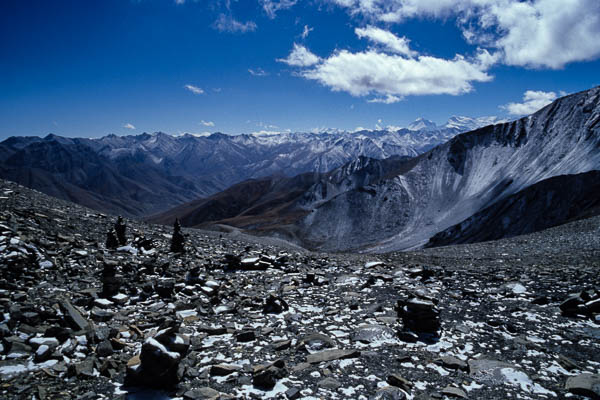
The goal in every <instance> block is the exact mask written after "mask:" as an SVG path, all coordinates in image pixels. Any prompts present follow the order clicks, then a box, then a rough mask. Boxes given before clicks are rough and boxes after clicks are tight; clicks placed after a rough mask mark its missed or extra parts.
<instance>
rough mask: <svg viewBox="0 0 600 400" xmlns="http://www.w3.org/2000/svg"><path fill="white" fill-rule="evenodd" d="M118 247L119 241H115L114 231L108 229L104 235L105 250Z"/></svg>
mask: <svg viewBox="0 0 600 400" xmlns="http://www.w3.org/2000/svg"><path fill="white" fill-rule="evenodd" d="M117 247H119V241H118V240H117V236H116V235H115V230H114V229H110V230H109V231H108V232H107V233H106V248H107V249H111V250H114V249H116V248H117Z"/></svg>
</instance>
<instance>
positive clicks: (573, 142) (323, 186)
mask: <svg viewBox="0 0 600 400" xmlns="http://www.w3.org/2000/svg"><path fill="white" fill-rule="evenodd" d="M417 122H418V125H416V126H415V127H416V128H419V129H423V130H426V129H430V127H429V126H428V125H427V124H426V123H425V122H423V121H417ZM597 170H600V88H595V89H591V90H588V91H585V92H581V93H576V94H573V95H570V96H566V97H563V98H561V99H559V100H557V101H555V102H554V103H552V104H550V105H548V106H547V107H545V108H543V109H542V110H540V111H538V112H537V113H535V114H533V115H531V116H529V117H525V118H522V119H520V120H517V121H513V122H510V123H504V124H498V125H492V126H487V127H484V128H480V129H477V130H474V131H472V132H467V133H463V134H460V135H458V136H456V137H454V138H453V139H451V140H450V141H448V142H447V143H444V144H442V145H439V146H437V147H435V148H434V149H432V150H430V151H428V152H427V153H425V154H422V155H420V156H418V157H414V158H412V159H410V160H405V159H404V160H403V159H398V158H396V159H393V160H388V161H382V160H375V159H370V158H364V157H363V158H359V159H356V160H353V161H351V162H349V163H347V164H345V165H343V166H341V167H339V168H337V169H335V170H333V171H331V172H330V173H327V174H323V175H322V176H320V177H318V178H316V180H315V182H314V184H313V185H312V186H310V187H309V188H308V189H307V190H306V186H298V187H297V188H296V189H297V190H296V192H300V191H304V193H303V194H301V195H300V194H299V193H296V192H295V196H296V198H295V200H293V201H289V202H288V203H286V207H285V208H284V209H283V210H278V212H277V213H275V214H273V213H267V212H263V213H261V212H259V210H255V212H254V213H253V214H252V218H250V219H249V218H246V216H247V211H246V208H244V209H243V210H242V212H241V213H240V214H235V212H234V213H232V214H231V215H228V216H227V217H225V219H220V218H217V219H216V220H215V219H210V218H204V216H206V213H205V212H203V211H202V210H203V209H205V208H206V207H207V204H209V203H202V204H199V203H192V204H187V205H185V206H183V207H181V208H179V209H178V210H174V211H173V212H168V213H166V214H164V216H165V217H168V218H167V219H164V218H162V219H161V218H160V217H159V218H156V219H154V221H155V222H162V223H164V222H169V221H172V219H173V218H174V217H177V216H179V217H182V218H184V221H185V222H186V223H187V224H188V225H189V226H199V225H201V224H203V223H207V222H213V223H216V224H229V225H233V226H235V227H238V228H243V229H246V230H247V231H248V232H251V233H255V234H270V235H277V236H280V237H284V238H286V239H288V240H292V241H295V242H297V243H300V244H301V245H302V246H305V247H307V248H312V249H318V250H325V251H364V252H385V251H392V250H406V249H413V248H419V247H422V246H424V245H426V244H427V243H429V244H430V245H435V244H438V245H441V244H449V243H462V242H469V241H475V240H488V239H498V238H501V237H505V236H511V235H515V234H522V233H528V232H532V231H534V230H538V229H543V228H547V227H549V226H554V225H556V224H560V223H563V222H565V221H567V220H569V219H570V218H573V217H576V215H575V214H577V212H578V210H577V209H576V208H573V207H572V205H570V202H571V201H574V200H576V201H582V202H587V203H589V201H592V202H594V199H595V196H594V193H595V190H594V189H592V188H586V185H587V184H588V183H589V184H591V185H594V187H596V183H595V180H594V179H595V178H590V177H594V176H596V175H594V174H591V175H586V176H587V177H588V178H586V179H587V180H586V179H584V178H581V179H583V180H586V182H587V183H585V184H583V183H581V181H580V178H576V177H575V178H568V177H565V178H561V179H562V180H560V181H550V183H548V184H547V185H544V184H540V185H538V186H535V187H532V185H535V184H537V183H540V182H542V181H545V180H548V179H550V178H553V177H558V176H561V175H576V174H584V173H588V172H591V171H597ZM288 182H289V181H288ZM303 182H304V183H306V181H303ZM561 184H564V185H567V186H571V185H576V187H577V188H576V190H577V193H576V194H577V195H578V196H580V197H577V198H575V197H573V196H571V193H569V191H568V190H566V191H562V190H560V189H559V187H560V185H561ZM245 185H247V186H246V187H247V188H250V187H251V186H252V182H246V183H245ZM530 187H531V189H528V188H530ZM290 190H291V189H290ZM524 190H528V191H526V192H524V193H520V192H522V191H524ZM553 193H554V194H553ZM573 194H575V193H573ZM511 196H512V197H511ZM217 197H219V196H217ZM533 197H536V198H535V199H534V198H533ZM266 198H268V196H267V197H266ZM288 200H292V198H291V197H290V198H288ZM517 200H518V204H517V206H518V207H516V208H515V207H513V208H511V209H509V208H510V204H513V203H514V202H515V201H517ZM588 200H589V201H588ZM261 201H262V199H260V198H257V199H253V200H252V204H254V203H260V202H261ZM523 202H525V203H523ZM587 203H585V204H587ZM196 206H198V207H197V208H195V207H196ZM592 206H593V205H590V206H589V207H592ZM491 207H494V208H493V209H492V208H491ZM507 207H508V208H507ZM585 207H587V205H586V206H585ZM585 207H584V208H585ZM490 210H491V211H490ZM549 210H552V213H551V215H552V217H551V218H547V215H548V213H547V211H549ZM489 212H492V213H493V215H488V216H487V217H483V216H482V215H483V214H485V213H489ZM478 213H479V214H478ZM234 214H235V215H234ZM192 215H193V216H195V217H194V218H188V217H189V216H192ZM509 220H514V221H515V224H511V223H510V221H509ZM541 220H544V221H542V222H540V221H541ZM488 222H493V223H498V222H501V224H500V225H499V227H497V228H496V229H493V230H494V233H490V230H491V229H490V228H488V226H487V223H488ZM457 224H460V226H462V227H463V228H466V227H468V230H469V232H466V231H465V232H458V231H456V230H457V228H451V227H453V226H455V225H457ZM502 224H504V225H506V226H505V228H504V229H502V228H500V227H501V226H502ZM447 229H450V230H451V231H452V233H442V232H444V231H446V230H447ZM438 233H439V235H438V236H435V235H436V234H438ZM434 236H435V239H432V241H431V242H430V239H431V238H432V237H434ZM442 237H447V240H446V239H444V240H442V239H441V238H442Z"/></svg>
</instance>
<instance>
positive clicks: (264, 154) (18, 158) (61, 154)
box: [0, 117, 495, 217]
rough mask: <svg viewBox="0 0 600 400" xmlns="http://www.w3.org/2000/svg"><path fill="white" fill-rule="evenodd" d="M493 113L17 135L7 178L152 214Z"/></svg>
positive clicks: (418, 140)
mask: <svg viewBox="0 0 600 400" xmlns="http://www.w3.org/2000/svg"><path fill="white" fill-rule="evenodd" d="M491 120H495V118H494V117H491ZM489 121H490V117H487V118H478V119H474V118H468V117H453V118H451V119H450V120H449V121H448V123H447V124H446V125H444V126H440V127H438V126H437V125H435V124H434V123H433V122H431V121H427V120H424V119H419V120H417V121H415V122H414V123H413V124H411V125H410V126H409V127H408V128H399V129H398V128H394V129H391V128H390V129H388V130H376V131H369V130H360V131H356V132H340V131H327V132H321V133H281V134H267V135H262V134H252V135H238V136H229V135H225V134H222V133H214V134H211V135H206V136H195V135H190V134H185V135H182V136H171V135H168V134H165V133H160V132H159V133H154V134H146V133H144V134H141V135H135V136H116V135H108V136H105V137H102V138H98V139H90V138H65V137H61V136H57V135H54V134H50V135H48V136H46V137H44V138H40V137H11V138H8V139H6V140H5V141H3V142H1V143H0V178H4V179H8V180H11V181H14V182H17V183H20V184H22V185H25V186H28V187H30V188H33V189H37V190H39V191H41V192H44V193H46V194H49V195H52V196H55V197H58V198H62V199H65V200H70V201H74V202H76V203H79V204H82V205H85V206H88V207H91V208H94V209H97V210H101V211H105V212H110V213H114V214H122V215H126V216H132V217H142V216H148V215H152V214H156V213H159V212H162V211H166V210H168V209H170V208H172V207H174V206H177V205H180V204H182V203H185V202H188V201H192V200H196V199H198V198H205V197H208V196H211V195H213V194H216V193H218V192H221V191H223V190H225V189H227V188H229V187H230V186H232V185H234V184H237V183H239V182H242V181H244V180H247V179H252V178H264V177H268V176H287V177H293V176H295V175H297V174H301V173H305V172H322V173H324V172H328V171H331V170H333V169H335V168H337V167H339V166H341V165H343V164H345V163H347V162H349V161H351V160H353V159H355V158H357V157H359V156H367V157H372V158H376V159H385V158H388V157H391V156H398V155H400V156H416V155H419V154H421V153H423V152H425V151H427V150H429V149H431V148H433V147H435V146H437V145H438V144H440V143H443V142H445V141H447V140H448V139H450V138H452V137H454V136H455V135H457V134H459V133H461V132H465V131H468V130H470V129H472V128H473V127H474V126H480V125H482V124H486V123H488V122H489ZM419 127H422V128H419Z"/></svg>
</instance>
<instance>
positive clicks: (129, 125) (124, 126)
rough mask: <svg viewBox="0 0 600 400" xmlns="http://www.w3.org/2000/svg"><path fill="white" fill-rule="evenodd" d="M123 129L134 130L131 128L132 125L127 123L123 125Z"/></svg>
mask: <svg viewBox="0 0 600 400" xmlns="http://www.w3.org/2000/svg"><path fill="white" fill-rule="evenodd" d="M123 128H125V129H131V130H134V129H135V126H133V124H130V123H129V122H128V123H126V124H125V125H123Z"/></svg>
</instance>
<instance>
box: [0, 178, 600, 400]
mask: <svg viewBox="0 0 600 400" xmlns="http://www.w3.org/2000/svg"><path fill="white" fill-rule="evenodd" d="M115 220H116V218H115V217H112V216H108V215H104V214H100V213H98V212H95V211H91V210H89V209H85V208H82V207H79V206H76V205H74V204H72V203H67V202H64V201H61V200H57V199H53V198H50V197H47V196H45V195H42V194H41V193H39V192H35V191H31V190H29V189H25V188H23V187H20V186H17V185H15V184H12V183H9V182H6V181H0V270H1V272H0V277H1V278H0V305H1V307H2V314H0V315H1V317H0V318H1V319H2V321H0V376H1V380H2V382H3V383H2V385H1V387H0V396H1V397H2V398H6V399H21V398H30V399H31V398H35V399H51V398H61V399H69V398H77V399H96V398H111V399H118V398H131V399H135V398H177V399H203V398H223V399H224V398H284V399H285V398H287V399H298V398H304V399H315V398H331V399H334V398H337V399H345V398H348V399H356V398H373V399H383V398H386V399H389V398H394V399H404V398H407V399H431V398H440V399H450V398H471V399H481V398H486V399H506V398H521V399H543V398H547V399H552V398H566V397H569V398H572V399H584V398H598V396H600V390H599V389H598V382H599V380H600V346H599V343H600V341H599V340H598V338H599V337H600V314H599V313H600V309H599V308H598V306H599V304H600V281H599V279H598V274H597V270H598V267H600V218H599V217H594V218H588V219H584V220H580V221H576V222H573V223H570V224H566V225H562V226H560V227H557V228H552V229H550V230H545V231H543V232H538V233H535V234H532V235H527V236H519V237H515V238H513V239H508V240H501V241H492V242H486V243H482V244H469V245H463V246H449V247H442V248H436V249H428V250H424V251H419V252H403V253H390V254H386V255H380V256H377V257H374V256H366V255H352V254H336V255H331V254H317V253H310V252H306V251H300V250H297V249H295V248H293V247H290V246H285V244H283V243H280V244H279V245H275V244H274V242H271V241H269V240H270V239H261V238H250V240H251V241H245V240H240V239H241V238H242V237H241V236H239V235H238V234H237V233H233V234H218V233H211V232H203V231H196V230H187V231H185V235H186V237H185V246H186V250H187V251H186V252H185V253H184V254H174V253H171V252H169V242H170V234H171V229H170V228H166V227H164V226H159V225H147V224H143V223H138V222H135V221H129V220H128V221H126V223H127V226H128V228H127V232H126V236H127V239H128V241H129V245H127V246H123V247H120V248H116V249H112V250H111V249H107V248H106V246H105V240H106V231H107V229H109V228H110V227H112V225H113V223H114V221H115ZM574 293H575V294H574Z"/></svg>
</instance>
